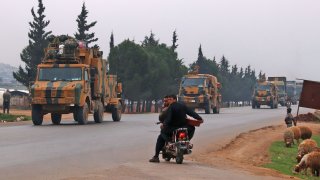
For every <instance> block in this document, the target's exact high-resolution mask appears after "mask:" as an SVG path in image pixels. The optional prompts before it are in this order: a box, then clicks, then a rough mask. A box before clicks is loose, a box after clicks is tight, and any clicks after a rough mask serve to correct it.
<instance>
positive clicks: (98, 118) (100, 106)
mask: <svg viewBox="0 0 320 180" xmlns="http://www.w3.org/2000/svg"><path fill="white" fill-rule="evenodd" d="M97 103H98V109H97V111H95V112H94V113H93V118H94V122H96V123H102V121H103V104H102V102H101V101H98V102H97Z"/></svg>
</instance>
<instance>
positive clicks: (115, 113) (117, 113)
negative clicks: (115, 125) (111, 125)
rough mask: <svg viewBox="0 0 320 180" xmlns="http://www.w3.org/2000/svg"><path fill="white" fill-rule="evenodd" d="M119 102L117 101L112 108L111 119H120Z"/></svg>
mask: <svg viewBox="0 0 320 180" xmlns="http://www.w3.org/2000/svg"><path fill="white" fill-rule="evenodd" d="M121 107H122V106H121V103H119V104H118V105H117V106H115V107H114V108H112V120H113V121H120V120H121V112H122V110H121Z"/></svg>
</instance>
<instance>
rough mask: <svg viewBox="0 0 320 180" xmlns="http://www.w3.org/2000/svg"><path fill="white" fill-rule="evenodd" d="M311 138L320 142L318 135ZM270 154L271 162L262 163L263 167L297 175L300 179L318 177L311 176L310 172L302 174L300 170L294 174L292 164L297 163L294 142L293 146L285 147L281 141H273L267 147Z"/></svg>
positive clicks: (296, 151) (296, 149) (296, 150)
mask: <svg viewBox="0 0 320 180" xmlns="http://www.w3.org/2000/svg"><path fill="white" fill-rule="evenodd" d="M312 139H314V140H315V141H317V143H318V144H320V136H313V137H312ZM269 153H270V155H271V163H269V164H265V165H263V167H266V168H270V169H274V170H277V171H279V172H281V173H283V174H286V175H290V176H295V177H299V178H301V179H319V178H318V177H313V176H312V175H311V173H310V172H308V175H304V174H302V173H301V172H300V173H299V174H294V173H293V170H294V166H295V165H297V164H298V163H297V160H296V156H297V154H298V145H297V144H294V145H293V147H291V148H287V147H285V146H284V142H283V141H275V142H273V143H272V145H271V147H270V148H269Z"/></svg>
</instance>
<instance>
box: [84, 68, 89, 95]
mask: <svg viewBox="0 0 320 180" xmlns="http://www.w3.org/2000/svg"><path fill="white" fill-rule="evenodd" d="M89 90H90V81H89V73H88V69H87V68H86V69H85V70H84V93H88V92H89Z"/></svg>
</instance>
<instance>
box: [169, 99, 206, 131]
mask: <svg viewBox="0 0 320 180" xmlns="http://www.w3.org/2000/svg"><path fill="white" fill-rule="evenodd" d="M187 115H189V116H191V117H193V118H195V119H198V120H201V119H202V118H201V117H200V116H199V115H198V114H197V113H196V112H194V111H193V110H191V109H190V108H188V107H187V106H186V105H184V104H181V103H178V102H174V103H172V104H170V106H169V108H168V110H167V117H166V119H165V120H164V123H163V125H164V126H165V127H177V128H178V127H183V126H185V125H187V119H186V118H187Z"/></svg>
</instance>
